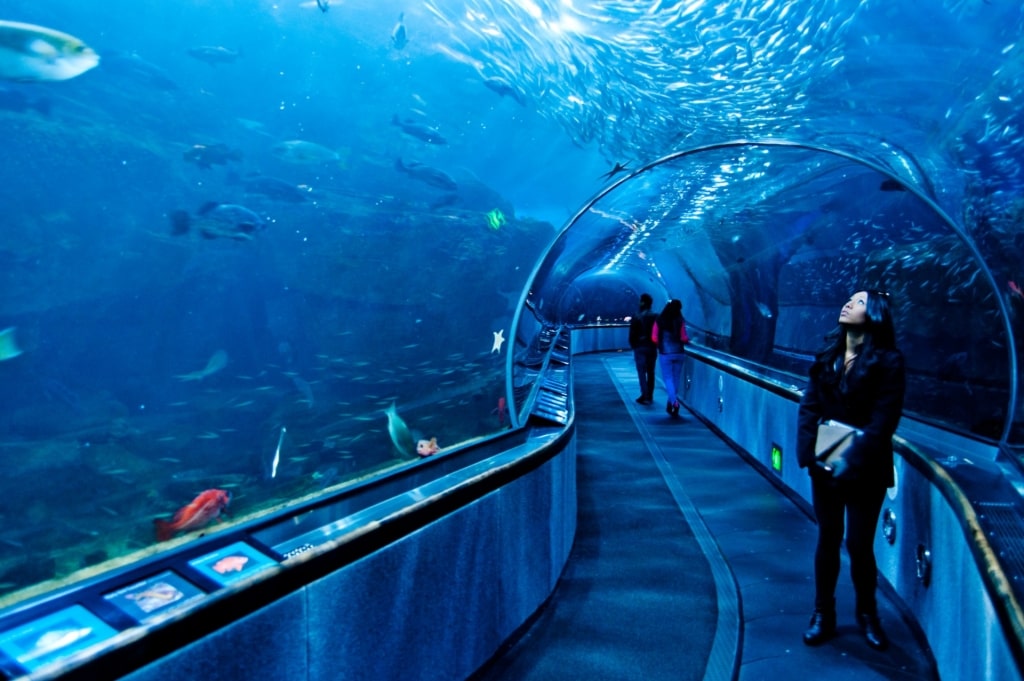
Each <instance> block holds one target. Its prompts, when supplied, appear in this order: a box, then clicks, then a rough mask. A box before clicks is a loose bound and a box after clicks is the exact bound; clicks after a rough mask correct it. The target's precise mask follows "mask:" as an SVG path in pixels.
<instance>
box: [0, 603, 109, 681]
mask: <svg viewBox="0 0 1024 681" xmlns="http://www.w3.org/2000/svg"><path fill="white" fill-rule="evenodd" d="M116 633H117V630H116V629H114V628H113V627H111V626H110V625H109V624H107V623H106V622H104V621H103V620H101V619H100V618H99V617H97V616H96V615H94V614H92V613H91V612H89V611H88V610H86V609H85V608H83V607H82V606H80V605H73V606H71V607H70V608H65V609H63V610H59V611H57V612H55V613H52V614H50V615H47V616H45V617H40V618H39V619H37V620H34V621H32V622H28V623H27V624H23V625H21V626H20V627H16V628H14V629H11V630H9V631H5V632H3V633H0V650H3V651H4V652H5V653H7V655H9V656H10V657H11V658H13V659H14V660H16V661H17V662H18V664H20V665H21V666H22V667H24V668H25V669H27V670H28V671H30V672H32V671H35V670H36V669H39V668H40V667H42V666H43V665H45V664H49V663H50V662H53V661H55V660H58V659H60V658H62V657H66V656H68V655H71V654H72V653H76V652H78V651H79V650H84V649H85V648H88V647H89V646H92V645H95V644H97V643H99V642H101V641H103V640H105V639H108V638H110V637H111V636H113V635H114V634H116Z"/></svg>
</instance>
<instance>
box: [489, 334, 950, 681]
mask: <svg viewBox="0 0 1024 681" xmlns="http://www.w3.org/2000/svg"><path fill="white" fill-rule="evenodd" d="M574 383H575V385H574V387H575V397H574V398H575V403H576V428H577V466H578V472H577V486H578V494H579V511H578V527H577V534H576V541H575V543H574V545H573V549H572V553H571V555H570V557H569V562H568V564H567V565H566V568H565V571H564V573H563V574H562V577H561V579H560V581H559V584H558V586H557V588H556V589H555V592H554V593H553V594H552V596H551V598H550V599H549V600H548V602H547V603H546V605H545V606H544V607H543V608H542V609H541V610H540V612H539V613H538V614H537V616H536V617H535V618H534V620H533V621H532V623H531V624H530V625H529V626H528V627H527V628H525V630H524V631H522V632H520V634H519V636H517V637H516V639H515V640H514V641H513V642H510V643H509V644H507V646H506V648H505V649H503V650H502V651H501V652H500V653H499V654H498V655H496V656H495V658H494V659H492V660H491V662H490V663H488V665H487V666H485V667H484V668H483V669H481V670H480V671H479V672H478V673H477V674H476V675H474V677H473V679H474V681H496V680H499V679H500V680H505V681H512V680H514V681H530V680H533V681H541V680H552V681H553V680H555V679H558V680H559V681H572V680H575V679H580V680H582V679H587V680H588V681H600V680H604V679H607V680H609V681H611V680H613V679H614V680H616V681H623V680H627V679H638V680H639V679H643V680H644V681H660V680H662V679H666V680H667V679H672V680H673V681H680V680H685V679H703V680H706V681H729V680H730V679H733V678H736V679H739V681H755V680H757V681H760V680H762V679H764V680H768V679H772V680H774V679H789V680H790V681H796V680H798V679H811V678H814V679H835V680H839V679H851V680H852V679H857V680H858V681H869V680H872V679H938V674H937V672H936V670H935V665H934V660H933V657H932V655H931V651H930V650H929V649H928V647H927V645H926V643H925V642H924V641H922V640H920V638H919V637H917V636H915V633H914V628H913V627H912V625H911V624H910V623H908V622H907V621H905V620H904V618H903V616H902V615H901V613H900V611H899V610H898V609H897V607H896V605H895V604H894V603H893V601H892V600H891V599H890V598H889V597H888V596H887V595H886V593H885V592H884V591H882V590H880V592H879V615H880V617H881V620H882V624H883V626H884V627H885V629H886V632H887V633H888V634H889V637H890V639H891V641H892V645H891V646H890V648H889V650H887V651H885V652H878V651H875V650H872V649H871V648H869V647H868V646H867V644H866V643H865V642H864V640H863V638H862V636H861V635H860V632H859V630H858V629H857V626H856V624H855V622H854V604H853V586H852V584H851V583H850V579H849V566H848V563H847V562H846V556H845V554H844V556H843V571H842V575H841V577H840V581H839V587H838V590H837V594H836V595H837V611H838V615H839V635H838V636H837V637H836V638H834V639H832V640H831V641H828V642H826V643H825V644H823V645H821V646H820V647H816V648H810V647H807V646H805V645H804V644H803V642H802V640H801V635H802V633H803V631H804V629H805V628H806V627H807V624H808V619H809V617H810V613H811V609H812V605H813V598H814V584H813V577H812V573H813V567H812V566H813V555H814V542H815V526H814V521H813V520H812V519H811V518H810V517H809V516H808V515H807V514H806V513H805V512H804V511H803V510H802V509H801V508H799V507H798V506H797V505H796V504H795V503H794V502H793V501H792V500H791V499H790V498H789V497H787V496H786V495H785V494H783V493H782V492H781V491H780V490H779V489H778V488H777V487H775V486H774V485H773V484H772V483H771V482H769V481H768V480H767V479H766V478H765V477H764V476H763V475H762V474H761V473H759V472H758V470H756V469H755V468H754V467H753V466H751V465H750V464H749V463H747V462H746V461H745V460H744V459H743V458H742V457H741V456H740V455H739V454H737V453H736V452H735V451H734V450H733V449H732V448H731V447H730V446H729V445H728V444H727V443H726V442H724V441H723V440H721V439H720V438H719V437H718V436H716V435H715V434H714V433H713V432H712V431H711V430H710V429H708V428H707V427H706V426H705V425H704V424H703V423H702V422H701V421H699V420H698V419H696V418H695V417H694V416H693V415H691V414H686V413H684V414H683V415H682V417H681V418H672V417H670V416H669V415H668V414H666V413H665V410H664V407H663V405H664V392H663V391H662V390H661V387H660V385H659V388H658V391H657V392H656V393H655V400H654V404H653V405H650V406H642V405H638V404H637V403H636V402H634V398H635V396H636V394H637V393H638V389H637V387H636V386H637V379H636V374H635V371H634V369H633V363H632V355H631V354H630V353H627V352H622V353H609V354H600V355H586V356H577V357H576V358H575V359H574Z"/></svg>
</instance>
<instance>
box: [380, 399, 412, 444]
mask: <svg viewBox="0 0 1024 681" xmlns="http://www.w3.org/2000/svg"><path fill="white" fill-rule="evenodd" d="M385 413H386V414H387V416H388V435H390V436H391V442H392V444H394V445H395V449H397V450H398V451H399V452H400V453H401V454H402V455H403V456H413V455H414V454H415V453H416V440H414V439H413V437H412V433H411V432H410V431H409V426H407V425H405V421H403V420H402V417H401V416H399V415H398V410H397V409H396V408H395V403H394V402H392V403H391V406H390V407H388V408H387V411H386V412H385Z"/></svg>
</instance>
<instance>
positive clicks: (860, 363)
mask: <svg viewBox="0 0 1024 681" xmlns="http://www.w3.org/2000/svg"><path fill="white" fill-rule="evenodd" d="M840 361H842V360H840ZM841 370H842V368H841V367H839V371H835V370H832V371H830V370H828V368H827V367H825V366H824V364H822V363H821V362H815V363H814V365H812V366H811V371H810V381H809V382H808V384H807V388H806V390H804V396H803V399H802V400H801V401H800V413H799V421H798V430H797V441H796V446H797V460H798V461H799V463H800V467H801V468H807V467H809V466H813V465H814V441H815V439H816V438H817V435H818V424H819V423H821V422H823V421H827V420H830V419H834V420H836V421H841V422H842V423H845V424H847V425H851V426H853V427H855V428H859V429H860V430H862V431H863V433H862V434H860V435H858V436H857V437H856V438H855V439H854V442H853V445H852V446H851V448H850V451H849V452H848V453H847V455H846V461H847V463H848V464H849V470H848V471H847V472H846V473H844V474H843V479H847V480H858V481H862V482H864V483H868V484H874V483H877V484H879V485H882V486H884V487H891V486H892V485H893V484H894V483H895V481H894V478H893V453H892V436H893V434H894V433H895V432H896V426H897V425H899V422H900V416H901V415H902V413H903V395H904V392H905V391H906V370H905V368H904V361H903V354H902V353H900V351H899V350H894V349H893V350H876V351H875V352H873V353H871V355H870V356H867V357H858V358H857V359H856V360H855V362H854V365H853V366H852V367H851V368H850V371H849V372H848V373H847V374H846V377H845V378H843V377H842V375H841Z"/></svg>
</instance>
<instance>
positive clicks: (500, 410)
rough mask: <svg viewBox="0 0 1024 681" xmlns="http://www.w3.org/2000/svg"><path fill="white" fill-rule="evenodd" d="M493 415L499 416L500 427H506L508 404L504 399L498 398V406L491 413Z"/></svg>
mask: <svg viewBox="0 0 1024 681" xmlns="http://www.w3.org/2000/svg"><path fill="white" fill-rule="evenodd" d="M491 413H492V414H497V415H498V425H499V426H503V425H505V419H506V418H508V402H507V401H506V400H505V398H504V397H499V398H498V406H497V407H495V408H494V410H493V411H491Z"/></svg>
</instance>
